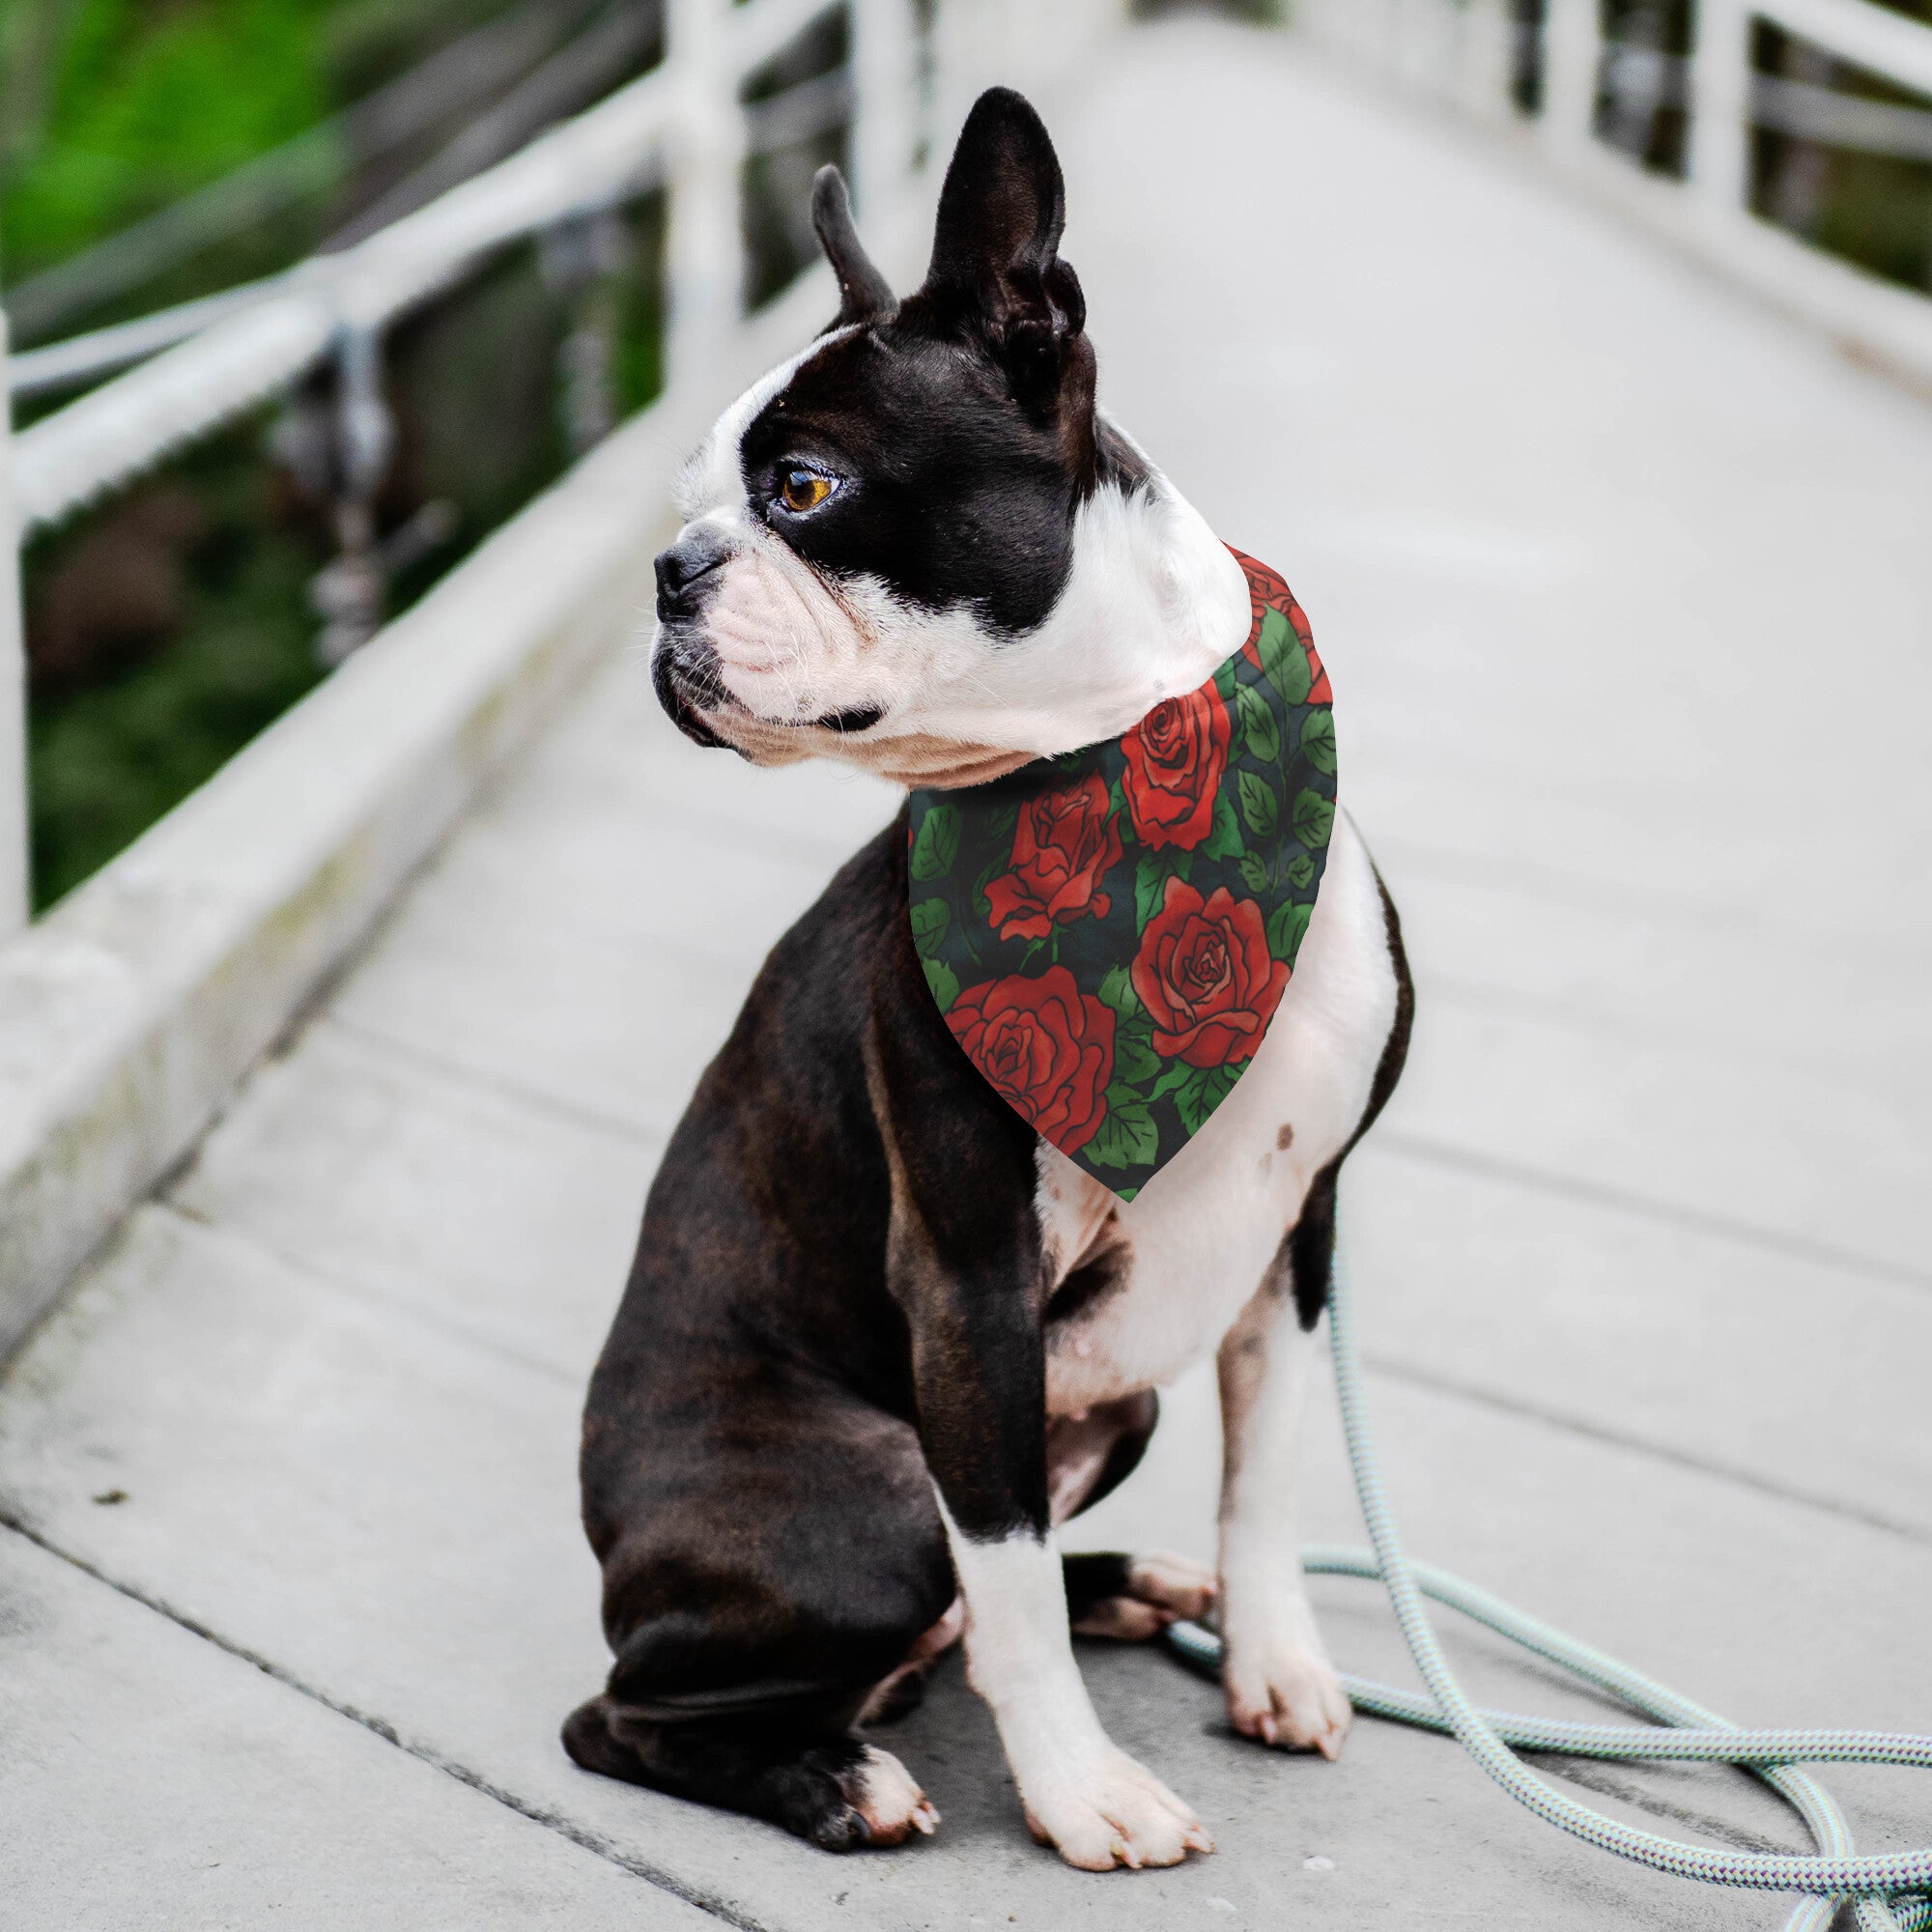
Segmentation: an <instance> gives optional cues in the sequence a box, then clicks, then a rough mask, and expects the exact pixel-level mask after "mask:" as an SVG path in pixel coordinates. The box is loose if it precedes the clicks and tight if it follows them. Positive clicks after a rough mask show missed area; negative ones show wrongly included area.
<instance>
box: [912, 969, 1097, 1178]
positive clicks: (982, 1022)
mask: <svg viewBox="0 0 1932 1932" xmlns="http://www.w3.org/2000/svg"><path fill="white" fill-rule="evenodd" d="M946 1024H947V1025H948V1026H950V1027H951V1028H952V1034H953V1037H954V1038H955V1039H957V1040H958V1042H959V1044H960V1045H961V1046H963V1047H964V1048H965V1049H966V1057H967V1059H969V1060H970V1061H971V1062H972V1063H973V1065H975V1066H977V1067H978V1068H979V1069H980V1073H981V1074H982V1075H983V1076H984V1078H985V1079H986V1081H987V1082H988V1083H989V1084H990V1085H991V1087H992V1089H993V1091H994V1092H995V1093H996V1094H999V1096H1000V1097H1001V1099H1003V1100H1005V1101H1006V1102H1007V1104H1008V1105H1009V1106H1010V1107H1011V1108H1013V1109H1014V1111H1015V1112H1016V1113H1018V1114H1019V1115H1020V1116H1021V1117H1022V1118H1023V1119H1024V1120H1027V1121H1030V1122H1032V1123H1033V1125H1034V1127H1035V1128H1036V1129H1037V1131H1038V1132H1039V1133H1041V1134H1043V1135H1044V1136H1045V1137H1046V1138H1047V1139H1048V1140H1050V1141H1051V1142H1052V1143H1053V1144H1054V1146H1055V1147H1057V1148H1058V1149H1059V1150H1060V1151H1061V1152H1062V1153H1073V1152H1076V1151H1078V1150H1079V1149H1081V1148H1083V1147H1085V1146H1086V1145H1087V1143H1088V1142H1089V1141H1091V1140H1092V1139H1093V1138H1094V1134H1095V1133H1096V1132H1098V1131H1099V1126H1100V1122H1102V1121H1104V1120H1105V1119H1106V1118H1107V1102H1106V1099H1105V1098H1104V1095H1105V1094H1106V1091H1107V1082H1108V1081H1110V1080H1111V1079H1112V1078H1113V1077H1114V1015H1113V1013H1112V1012H1111V1011H1110V1010H1109V1009H1107V1008H1105V1007H1103V1006H1102V1005H1101V1004H1100V1002H1099V1001H1098V1000H1096V999H1094V996H1093V995H1092V994H1091V993H1083V992H1082V991H1081V990H1080V988H1079V987H1078V986H1076V985H1075V984H1074V983H1073V975H1072V974H1071V973H1069V972H1068V971H1067V970H1066V968H1065V966H1050V967H1048V968H1047V970H1046V971H1045V972H1044V973H1042V974H1041V975H1040V976H1039V978H1038V979H1037V980H1026V979H1022V978H1021V977H1020V976H1019V975H1018V974H1017V973H1015V974H1013V975H1012V976H1011V977H1010V978H1009V979H1005V980H986V981H984V982H983V983H982V984H980V985H978V986H969V987H967V989H966V990H965V991H964V992H963V993H961V994H960V995H959V997H958V998H957V999H956V1000H954V1001H953V1003H952V1010H951V1011H949V1012H948V1013H947V1015H946Z"/></svg>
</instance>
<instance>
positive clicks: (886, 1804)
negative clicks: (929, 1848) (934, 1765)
mask: <svg viewBox="0 0 1932 1932" xmlns="http://www.w3.org/2000/svg"><path fill="white" fill-rule="evenodd" d="M838 1782H839V1787H840V1789H842V1790H843V1792H844V1794H845V1799H846V1803H847V1804H849V1805H850V1807H851V1815H852V1817H853V1819H854V1820H855V1821H856V1824H857V1827H858V1831H857V1834H856V1836H855V1837H854V1838H853V1839H852V1840H851V1842H852V1843H854V1844H858V1845H900V1844H903V1843H904V1842H905V1841H906V1839H907V1838H908V1837H910V1836H911V1835H912V1834H913V1833H919V1834H920V1835H921V1836H922V1837H930V1836H931V1835H932V1833H933V1832H934V1831H935V1830H936V1829H937V1828H938V1825H939V1813H938V1812H937V1811H936V1810H934V1809H933V1807H932V1803H931V1801H930V1800H929V1799H928V1798H927V1797H926V1795H925V1793H924V1792H923V1791H922V1790H921V1789H920V1788H919V1784H918V1781H917V1780H916V1779H915V1778H914V1776H913V1775H912V1773H911V1772H909V1771H908V1770H907V1769H906V1768H905V1766H904V1765H902V1764H901V1763H900V1762H899V1761H898V1759H897V1758H895V1756H893V1754H892V1753H891V1752H890V1751H882V1750H880V1749H879V1748H878V1747H877V1746H876V1745H867V1746H866V1747H865V1750H864V1754H863V1755H862V1756H861V1758H860V1760H859V1762H858V1764H857V1765H855V1766H854V1767H853V1768H852V1769H851V1770H850V1771H848V1772H846V1773H845V1774H844V1776H842V1777H840V1778H839V1780H838Z"/></svg>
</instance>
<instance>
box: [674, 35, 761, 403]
mask: <svg viewBox="0 0 1932 1932" xmlns="http://www.w3.org/2000/svg"><path fill="white" fill-rule="evenodd" d="M665 70H666V73H667V76H668V79H669V80H670V83H671V86H672V89H673V93H674V98H675V99H676V100H677V101H678V103H679V112H678V118H677V121H676V124H675V126H674V128H673V132H672V137H671V139H670V141H669V142H668V150H669V161H670V165H669V168H668V176H669V184H668V185H669V189H670V209H669V221H668V232H667V235H666V238H665V285H666V287H665V293H666V303H667V307H668V310H669V314H668V321H667V327H666V330H665V386H666V388H667V390H668V389H669V388H670V387H671V386H672V385H677V386H680V387H692V386H703V385H705V384H707V381H708V372H709V371H710V370H711V369H712V368H713V367H715V366H716V365H717V363H718V361H719V359H720V350H721V348H722V338H723V337H724V336H725V334H726V333H727V332H728V331H730V330H731V329H732V328H733V327H734V326H735V324H736V322H737V320H738V315H739V311H740V308H741V306H742V303H741V301H740V289H741V286H742V283H743V261H742V256H743V247H742V244H741V242H740V241H739V219H738V174H739V168H740V165H741V162H742V157H743V149H744V135H743V121H744V117H743V115H742V113H741V112H740V110H739V106H738V87H739V83H740V80H741V79H742V76H741V75H740V74H739V73H738V72H737V71H736V68H735V65H734V66H732V67H731V68H730V69H729V71H727V70H726V63H725V40H724V21H723V19H722V17H721V7H720V0H668V5H667V6H666V8H665Z"/></svg>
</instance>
